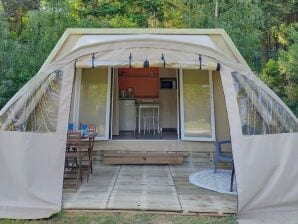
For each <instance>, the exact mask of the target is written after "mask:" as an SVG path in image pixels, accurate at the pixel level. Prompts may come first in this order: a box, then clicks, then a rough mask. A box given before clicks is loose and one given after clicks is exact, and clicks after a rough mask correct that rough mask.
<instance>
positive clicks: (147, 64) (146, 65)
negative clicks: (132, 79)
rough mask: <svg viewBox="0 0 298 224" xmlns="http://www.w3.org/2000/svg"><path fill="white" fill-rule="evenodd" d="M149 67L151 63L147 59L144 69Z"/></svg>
mask: <svg viewBox="0 0 298 224" xmlns="http://www.w3.org/2000/svg"><path fill="white" fill-rule="evenodd" d="M149 66H150V64H149V61H148V59H147V58H146V59H145V61H144V68H149Z"/></svg>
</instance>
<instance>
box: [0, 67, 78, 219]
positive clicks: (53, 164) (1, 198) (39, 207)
mask: <svg viewBox="0 0 298 224" xmlns="http://www.w3.org/2000/svg"><path fill="white" fill-rule="evenodd" d="M61 71H62V70H60V75H61V76H63V81H62V83H61V88H59V89H60V90H61V91H60V97H58V98H55V100H58V104H59V110H57V112H56V113H55V115H53V117H52V118H53V120H56V122H54V123H55V124H53V127H54V129H47V130H45V129H43V128H42V130H40V129H34V130H33V129H32V130H31V129H30V128H29V127H32V128H34V127H36V125H42V124H45V125H43V127H45V126H46V124H48V125H49V123H51V121H47V120H46V119H45V120H40V115H41V114H42V112H43V110H42V109H41V110H39V111H38V113H36V117H33V118H32V119H35V118H38V121H37V123H35V124H34V125H33V126H31V125H28V126H27V125H23V124H21V125H19V126H15V127H18V128H17V129H14V128H13V129H12V130H14V131H3V130H2V131H0V158H1V163H0V177H1V179H2V180H3V181H1V183H0V186H1V187H0V189H1V191H0V217H1V218H22V219H35V218H45V217H50V216H51V215H52V214H54V213H57V212H59V211H60V210H61V198H62V185H63V173H64V155H65V143H66V128H65V127H67V123H68V114H69V108H70V99H71V91H72V83H73V77H74V66H73V64H72V65H68V66H66V67H64V68H63V74H61ZM44 83H47V81H45V82H44ZM44 83H43V84H44ZM43 84H42V85H43ZM36 89H43V88H36ZM27 90H28V91H29V89H27ZM52 94H57V93H52ZM40 95H41V94H40V93H39V92H38V93H37V94H36V95H34V97H40ZM43 95H45V94H43ZM34 97H28V96H27V95H26V94H25V95H23V98H24V99H29V98H31V99H32V98H34ZM23 98H20V99H19V100H17V102H20V101H21V100H22V101H24V100H23ZM33 101H35V100H33ZM43 101H44V100H43ZM51 103H52V102H50V101H48V103H46V105H44V106H45V107H47V106H51ZM13 105H16V104H13ZM23 106H24V108H23V109H22V111H25V112H24V113H25V114H26V113H27V112H26V111H28V110H31V106H32V104H31V101H30V103H28V104H25V105H23ZM21 114H23V113H21ZM22 116H23V115H21V120H23V118H22ZM30 116H32V114H31V115H30ZM6 117H7V116H6ZM53 120H52V121H53ZM18 121H20V120H16V123H18ZM25 123H26V122H25ZM29 123H30V122H29ZM11 125H12V123H11V124H10V125H9V126H10V127H11ZM23 127H25V128H24V129H23ZM28 128H29V129H28Z"/></svg>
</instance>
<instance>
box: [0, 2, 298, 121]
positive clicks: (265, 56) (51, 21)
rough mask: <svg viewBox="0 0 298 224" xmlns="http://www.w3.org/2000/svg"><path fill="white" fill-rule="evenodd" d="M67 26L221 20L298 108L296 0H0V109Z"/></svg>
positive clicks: (192, 24)
mask: <svg viewBox="0 0 298 224" xmlns="http://www.w3.org/2000/svg"><path fill="white" fill-rule="evenodd" d="M70 27H71V28H75V27H80V28H84V27H88V28H223V29H225V30H226V32H227V33H228V34H229V35H230V37H231V38H232V40H233V41H234V43H235V44H236V46H237V47H238V49H239V50H240V52H241V54H242V55H243V57H244V58H245V59H246V60H247V62H248V64H249V65H250V67H251V68H252V70H253V71H254V72H255V74H256V75H257V76H259V77H260V78H261V79H262V80H263V81H264V82H265V83H266V84H267V85H268V86H269V87H270V88H271V89H273V91H274V92H275V93H277V94H278V95H279V96H280V97H281V98H282V99H283V100H284V101H285V102H286V104H287V105H288V106H289V107H290V108H291V109H292V110H293V112H294V113H295V114H296V116H298V1H297V0H271V1H269V0H163V1H162V0H122V1H121V0H0V109H1V108H2V107H3V106H4V105H5V103H6V102H7V101H8V100H9V99H10V98H11V97H12V96H13V95H14V94H15V93H16V92H17V91H18V89H19V88H20V87H22V86H23V85H24V84H25V83H26V82H27V81H28V80H29V79H30V78H31V77H32V76H33V75H35V74H36V72H37V71H38V70H39V68H40V67H41V65H42V63H43V62H44V60H45V59H46V58H47V56H48V55H49V53H50V52H51V50H52V49H53V47H54V46H55V44H56V42H57V41H58V39H59V38H60V36H61V35H62V34H63V32H64V31H65V29H66V28H70Z"/></svg>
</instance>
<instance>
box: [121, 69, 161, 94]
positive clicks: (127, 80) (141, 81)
mask: <svg viewBox="0 0 298 224" xmlns="http://www.w3.org/2000/svg"><path fill="white" fill-rule="evenodd" d="M118 74H119V78H118V80H119V90H120V91H121V90H127V88H130V87H131V88H133V89H134V93H135V97H152V98H158V97H159V68H120V69H118Z"/></svg>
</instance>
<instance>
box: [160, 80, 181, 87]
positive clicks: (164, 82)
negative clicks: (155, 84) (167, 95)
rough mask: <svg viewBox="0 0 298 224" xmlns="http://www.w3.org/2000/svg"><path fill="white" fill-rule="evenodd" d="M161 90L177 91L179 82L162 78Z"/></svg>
mask: <svg viewBox="0 0 298 224" xmlns="http://www.w3.org/2000/svg"><path fill="white" fill-rule="evenodd" d="M160 89H177V80H176V79H175V78H161V79H160Z"/></svg>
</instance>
